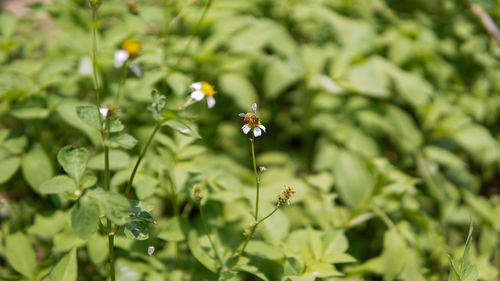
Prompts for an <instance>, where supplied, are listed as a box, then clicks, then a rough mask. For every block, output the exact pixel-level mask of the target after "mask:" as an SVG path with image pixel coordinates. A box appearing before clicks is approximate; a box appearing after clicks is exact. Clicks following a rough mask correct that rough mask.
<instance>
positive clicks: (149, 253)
mask: <svg viewBox="0 0 500 281" xmlns="http://www.w3.org/2000/svg"><path fill="white" fill-rule="evenodd" d="M154 252H155V247H154V246H149V247H148V255H149V256H151V255H152V254H153V253H154Z"/></svg>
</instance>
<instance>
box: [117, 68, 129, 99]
mask: <svg viewBox="0 0 500 281" xmlns="http://www.w3.org/2000/svg"><path fill="white" fill-rule="evenodd" d="M127 73H128V60H126V61H125V63H124V64H123V66H122V73H121V75H120V81H119V83H118V89H116V95H115V104H118V103H119V102H120V97H121V93H122V91H123V86H124V84H125V78H126V77H127Z"/></svg>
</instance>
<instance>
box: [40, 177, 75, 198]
mask: <svg viewBox="0 0 500 281" xmlns="http://www.w3.org/2000/svg"><path fill="white" fill-rule="evenodd" d="M76 189H77V187H76V184H75V181H73V180H72V179H71V178H70V177H68V176H65V175H61V176H55V177H53V178H51V179H50V180H48V181H46V182H44V183H42V184H41V185H40V193H42V194H61V193H66V192H68V193H72V192H74V191H75V190H76Z"/></svg>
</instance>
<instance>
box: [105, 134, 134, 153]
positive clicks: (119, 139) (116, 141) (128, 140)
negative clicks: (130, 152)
mask: <svg viewBox="0 0 500 281" xmlns="http://www.w3.org/2000/svg"><path fill="white" fill-rule="evenodd" d="M136 144H137V140H136V139H135V138H134V137H133V136H131V135H129V134H121V135H118V136H113V137H112V138H111V139H110V146H111V147H112V148H117V147H122V148H124V149H132V148H134V146H135V145H136Z"/></svg>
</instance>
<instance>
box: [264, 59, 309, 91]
mask: <svg viewBox="0 0 500 281" xmlns="http://www.w3.org/2000/svg"><path fill="white" fill-rule="evenodd" d="M299 78H300V75H299V73H297V72H296V71H295V70H294V69H292V68H291V67H290V66H289V65H287V64H286V63H283V62H281V61H279V60H274V61H272V62H271V63H270V64H269V66H268V67H267V69H266V72H265V73H264V81H263V88H264V92H265V94H266V96H267V97H269V98H271V99H273V98H276V97H277V96H278V95H279V94H280V93H282V92H283V91H284V90H285V89H286V88H288V87H290V85H291V84H292V83H294V82H295V81H297V80H298V79H299Z"/></svg>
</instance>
